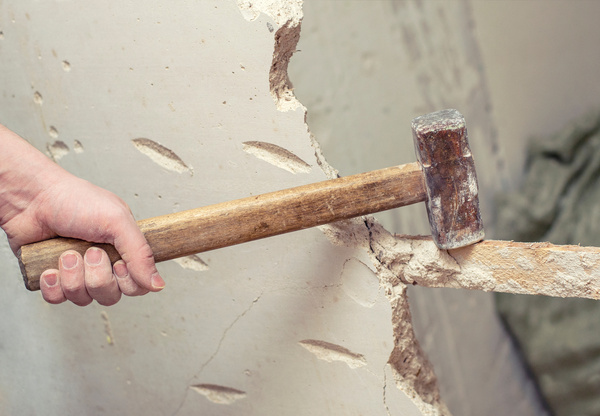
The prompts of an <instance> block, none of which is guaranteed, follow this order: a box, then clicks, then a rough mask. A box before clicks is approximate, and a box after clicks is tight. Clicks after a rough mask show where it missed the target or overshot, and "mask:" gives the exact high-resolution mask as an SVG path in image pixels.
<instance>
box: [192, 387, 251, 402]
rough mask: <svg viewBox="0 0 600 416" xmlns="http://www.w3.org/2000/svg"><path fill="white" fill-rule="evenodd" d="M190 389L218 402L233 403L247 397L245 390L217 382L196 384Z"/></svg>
mask: <svg viewBox="0 0 600 416" xmlns="http://www.w3.org/2000/svg"><path fill="white" fill-rule="evenodd" d="M190 389H192V390H194V391H195V392H196V393H199V394H201V395H203V396H204V397H206V398H207V399H208V400H210V401H211V402H213V403H217V404H232V403H233V402H236V401H238V400H241V399H243V398H245V397H246V392H244V391H241V390H237V389H234V388H231V387H225V386H218V385H216V384H195V385H193V386H190Z"/></svg>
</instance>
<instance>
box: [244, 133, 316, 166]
mask: <svg viewBox="0 0 600 416" xmlns="http://www.w3.org/2000/svg"><path fill="white" fill-rule="evenodd" d="M243 145H244V147H243V150H244V152H246V153H248V154H251V155H253V156H256V157H257V158H258V159H260V160H264V161H265V162H267V163H270V164H272V165H273V166H277V167H278V168H281V169H284V170H287V171H288V172H291V173H309V172H310V170H311V167H310V165H309V164H308V163H306V162H305V161H304V160H302V159H301V158H299V157H298V156H296V155H295V154H294V153H292V152H290V151H289V150H287V149H284V148H283V147H281V146H277V145H276V144H272V143H266V142H258V141H250V142H244V143H243Z"/></svg>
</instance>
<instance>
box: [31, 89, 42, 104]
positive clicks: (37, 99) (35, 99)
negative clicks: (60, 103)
mask: <svg viewBox="0 0 600 416" xmlns="http://www.w3.org/2000/svg"><path fill="white" fill-rule="evenodd" d="M33 102H34V103H36V104H38V105H42V104H43V103H44V98H43V97H42V94H40V92H39V91H36V92H34V93H33Z"/></svg>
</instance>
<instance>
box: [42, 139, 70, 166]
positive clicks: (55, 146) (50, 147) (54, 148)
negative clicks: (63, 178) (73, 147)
mask: <svg viewBox="0 0 600 416" xmlns="http://www.w3.org/2000/svg"><path fill="white" fill-rule="evenodd" d="M46 150H47V151H48V154H49V155H50V157H51V158H52V160H54V161H55V162H56V161H57V160H59V159H60V158H62V157H63V156H66V155H67V154H69V146H67V144H66V143H65V142H63V141H61V140H57V141H55V142H54V143H48V144H47V145H46Z"/></svg>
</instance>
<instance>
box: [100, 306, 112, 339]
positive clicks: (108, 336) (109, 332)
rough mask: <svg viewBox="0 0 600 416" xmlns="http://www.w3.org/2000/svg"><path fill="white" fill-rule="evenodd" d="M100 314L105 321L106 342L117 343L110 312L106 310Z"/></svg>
mask: <svg viewBox="0 0 600 416" xmlns="http://www.w3.org/2000/svg"><path fill="white" fill-rule="evenodd" d="M100 316H101V317H102V320H103V321H104V333H105V334H106V342H107V343H108V345H115V337H114V336H113V331H112V326H111V325H110V320H109V319H108V314H107V313H106V312H105V311H102V312H100Z"/></svg>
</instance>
